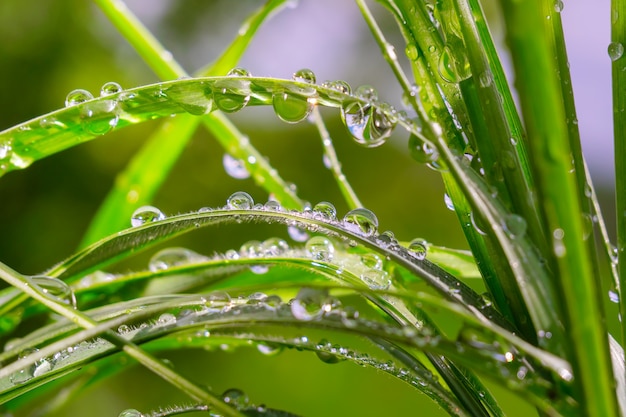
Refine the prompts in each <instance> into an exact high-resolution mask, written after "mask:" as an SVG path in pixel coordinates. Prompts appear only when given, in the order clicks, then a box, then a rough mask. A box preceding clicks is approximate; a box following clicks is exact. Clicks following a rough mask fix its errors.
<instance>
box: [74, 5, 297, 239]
mask: <svg viewBox="0 0 626 417" xmlns="http://www.w3.org/2000/svg"><path fill="white" fill-rule="evenodd" d="M118 3H119V2H109V1H106V0H102V1H100V2H99V5H100V7H101V8H102V9H103V10H104V11H105V13H106V14H107V16H108V17H109V19H111V20H112V21H113V22H114V23H115V24H116V27H117V28H118V29H120V31H121V32H122V34H123V35H125V36H126V37H127V39H129V40H131V43H133V45H134V46H135V48H136V49H137V50H138V51H140V52H141V53H142V55H143V56H144V57H151V59H150V61H149V62H152V67H153V68H156V71H157V73H158V74H160V75H161V77H162V78H164V79H168V78H174V77H171V75H172V74H176V78H178V77H183V76H186V75H187V74H186V72H184V70H183V69H182V68H181V67H180V66H179V65H178V64H177V63H176V62H175V61H174V60H173V59H169V60H165V59H164V57H168V56H169V55H168V54H167V53H165V51H164V48H163V47H162V45H160V44H159V43H158V41H157V40H156V39H154V38H153V37H152V35H151V34H150V33H149V32H148V31H147V29H146V28H145V27H143V26H142V25H141V23H140V22H139V21H138V20H137V18H136V17H135V16H133V15H132V13H131V12H130V11H129V10H128V9H126V8H122V9H120V8H119V5H118ZM284 3H285V1H284V0H272V1H269V2H268V3H267V4H266V5H265V6H263V7H261V8H260V9H259V10H258V11H257V12H255V13H254V14H253V15H252V16H250V17H249V18H248V19H247V20H246V21H245V22H244V24H243V26H242V29H241V30H240V31H239V32H238V34H237V37H236V38H235V40H234V41H233V42H232V43H231V44H230V46H229V47H227V48H226V50H225V51H224V52H223V53H222V55H221V56H220V57H219V58H218V59H217V60H216V61H215V62H214V63H213V64H212V65H210V66H208V67H206V68H204V69H202V70H201V71H200V72H199V75H203V76H211V75H224V74H226V72H227V71H229V70H230V69H231V68H232V67H234V66H235V65H236V64H237V62H238V61H239V58H240V57H241V55H242V54H243V52H244V51H245V49H246V47H247V46H248V44H249V43H250V41H251V40H252V38H253V36H254V34H255V33H256V31H257V30H258V29H259V27H260V26H261V24H262V23H263V22H264V21H265V19H267V18H268V17H269V15H271V14H272V13H273V12H276V11H278V10H279V8H280V6H282V5H283V4H284ZM170 55H171V54H170ZM159 59H161V60H162V61H165V62H159ZM161 67H163V70H161V71H159V69H158V68H161ZM165 68H169V71H166V70H165ZM198 123H200V120H199V119H197V118H191V117H189V116H183V117H178V118H176V119H174V120H169V121H167V122H164V123H163V124H162V125H161V126H160V127H159V129H158V130H157V131H156V132H155V133H154V134H153V135H152V136H151V137H150V139H149V140H148V142H147V143H146V144H145V145H144V146H143V147H142V148H141V150H140V151H139V152H138V153H137V154H136V155H135V156H134V157H133V159H132V160H131V162H130V164H129V165H128V166H127V167H126V168H125V170H124V171H123V172H122V173H120V174H119V175H118V177H117V180H116V182H115V184H114V187H113V189H112V190H111V191H110V192H109V194H108V196H107V197H106V199H105V201H104V202H103V203H102V206H101V207H100V209H99V210H98V212H97V213H96V215H95V217H94V219H93V220H92V222H91V225H90V226H89V229H88V230H87V232H86V234H85V236H84V237H83V241H82V243H81V247H84V246H86V245H87V244H89V243H93V242H95V241H96V240H98V239H100V238H102V237H104V236H107V235H109V234H111V233H114V232H116V231H118V230H120V229H122V228H124V226H125V224H124V223H123V219H126V218H128V217H129V216H130V215H131V214H132V212H133V211H134V209H135V208H137V207H139V206H141V205H146V204H149V203H150V202H151V201H152V199H153V197H154V195H155V194H156V192H157V190H158V189H159V188H160V185H161V184H162V183H163V181H164V180H165V178H166V176H167V174H168V172H169V171H170V169H171V168H172V166H173V165H174V163H175V161H177V160H178V156H179V155H180V153H181V152H182V151H183V149H184V148H185V147H186V144H187V143H188V141H189V139H190V138H191V136H192V135H193V133H194V132H195V130H196V128H197V126H198ZM205 124H206V125H207V126H208V127H209V128H210V130H213V131H214V133H215V132H216V131H218V134H219V130H220V126H221V130H222V131H224V132H223V136H221V135H218V136H217V138H218V139H219V140H220V142H221V143H222V145H223V146H224V147H225V148H235V150H236V152H237V153H242V152H245V153H246V154H247V155H246V156H245V157H244V158H242V159H243V160H244V161H246V162H247V161H248V157H254V156H256V155H255V154H258V152H257V151H256V149H254V148H252V147H251V146H250V145H249V144H242V145H241V146H235V144H237V143H241V142H242V135H241V134H239V133H238V131H237V129H236V128H235V127H234V126H232V125H230V124H227V121H226V120H225V119H224V118H221V117H218V116H215V115H214V116H211V118H210V120H209V121H206V122H205ZM224 127H226V129H224ZM231 152H232V151H231ZM256 159H258V160H259V161H260V165H259V166H254V167H251V170H252V171H253V175H254V176H255V180H256V181H257V184H263V185H264V186H265V187H267V188H268V189H269V190H270V192H274V194H275V195H276V196H277V198H279V199H280V200H279V201H282V202H283V204H285V205H287V206H293V208H301V204H299V200H298V199H297V197H296V196H295V195H293V194H292V193H290V192H289V190H288V187H286V186H285V184H284V183H283V182H282V180H280V178H278V174H274V175H271V174H272V172H275V171H272V169H271V167H269V165H268V164H267V163H265V160H264V159H263V158H260V157H257V158H256ZM265 165H268V166H265ZM268 173H269V174H270V175H269V178H268V180H267V181H265V182H264V181H260V180H259V177H260V178H265V177H266V176H268ZM278 190H280V191H278ZM281 191H282V192H281Z"/></svg>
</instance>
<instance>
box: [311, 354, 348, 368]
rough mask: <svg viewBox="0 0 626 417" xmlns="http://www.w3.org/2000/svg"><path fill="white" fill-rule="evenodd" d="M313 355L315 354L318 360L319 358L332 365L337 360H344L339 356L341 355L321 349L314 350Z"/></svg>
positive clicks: (337, 361)
mask: <svg viewBox="0 0 626 417" xmlns="http://www.w3.org/2000/svg"><path fill="white" fill-rule="evenodd" d="M315 355H317V357H318V359H319V360H321V361H322V362H324V363H327V364H330V365H333V364H335V363H339V362H341V361H343V360H344V359H343V358H341V357H339V356H337V355H334V354H332V353H330V352H325V351H323V350H318V351H316V352H315Z"/></svg>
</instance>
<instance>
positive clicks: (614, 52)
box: [607, 42, 624, 61]
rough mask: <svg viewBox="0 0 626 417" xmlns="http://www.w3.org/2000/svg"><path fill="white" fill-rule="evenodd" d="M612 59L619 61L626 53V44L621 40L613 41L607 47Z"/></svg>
mask: <svg viewBox="0 0 626 417" xmlns="http://www.w3.org/2000/svg"><path fill="white" fill-rule="evenodd" d="M607 51H608V53H609V57H610V58H611V61H617V60H618V59H620V58H621V57H622V55H624V45H622V44H621V43H619V42H611V43H610V44H609V47H608V49H607Z"/></svg>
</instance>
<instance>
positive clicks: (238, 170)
mask: <svg viewBox="0 0 626 417" xmlns="http://www.w3.org/2000/svg"><path fill="white" fill-rule="evenodd" d="M222 163H223V164H224V170H225V171H226V173H227V174H228V175H229V176H230V177H232V178H235V179H238V180H245V179H246V178H250V172H248V169H247V168H246V164H245V163H244V161H243V160H241V159H237V158H234V157H233V156H231V155H230V154H229V153H225V154H224V157H223V158H222Z"/></svg>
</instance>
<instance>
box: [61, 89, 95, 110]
mask: <svg viewBox="0 0 626 417" xmlns="http://www.w3.org/2000/svg"><path fill="white" fill-rule="evenodd" d="M91 99H93V95H92V94H91V93H90V92H89V91H87V90H82V89H76V90H72V91H70V92H69V94H68V95H67V96H66V97H65V107H71V106H75V105H77V104H80V103H84V102H85V101H88V100H91Z"/></svg>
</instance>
